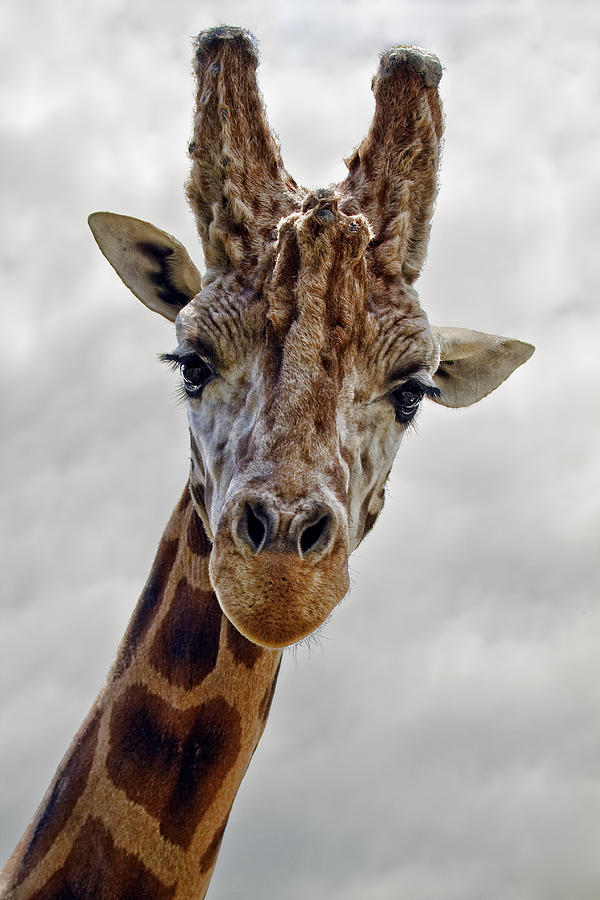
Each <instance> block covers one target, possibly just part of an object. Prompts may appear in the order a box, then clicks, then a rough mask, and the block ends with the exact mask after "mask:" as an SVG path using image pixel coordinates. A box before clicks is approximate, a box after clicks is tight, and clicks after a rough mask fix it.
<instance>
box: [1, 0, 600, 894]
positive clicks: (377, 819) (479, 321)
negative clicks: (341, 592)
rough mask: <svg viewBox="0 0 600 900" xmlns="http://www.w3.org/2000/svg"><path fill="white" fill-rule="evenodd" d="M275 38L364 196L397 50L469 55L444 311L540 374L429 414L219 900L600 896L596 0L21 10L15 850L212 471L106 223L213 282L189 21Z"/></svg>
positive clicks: (428, 289)
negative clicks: (375, 87) (198, 165)
mask: <svg viewBox="0 0 600 900" xmlns="http://www.w3.org/2000/svg"><path fill="white" fill-rule="evenodd" d="M220 21H229V22H232V23H239V24H244V25H247V26H248V27H250V28H252V29H253V30H254V31H255V33H256V34H257V36H258V37H259V39H260V41H261V50H262V64H261V68H260V72H259V75H260V80H261V87H262V90H263V92H264V95H265V99H266V102H267V106H268V110H269V115H270V119H271V122H272V125H273V128H274V130H275V131H276V132H277V133H278V135H279V138H280V140H281V144H282V149H283V154H284V158H285V160H286V163H287V165H288V167H289V168H290V170H291V171H292V172H293V173H294V175H295V176H296V177H297V178H298V179H299V180H301V181H303V182H304V183H308V184H311V185H319V184H327V183H328V182H330V181H332V180H335V179H338V178H340V177H342V176H343V172H344V168H343V163H342V158H343V157H344V156H345V155H347V154H348V153H349V151H350V150H351V149H352V148H353V146H355V145H356V144H357V143H358V142H359V141H360V139H361V138H362V136H363V134H364V133H365V131H366V129H367V127H368V124H369V120H370V116H371V114H372V99H371V95H370V91H369V81H370V76H371V74H372V73H373V71H374V70H375V67H376V62H377V53H378V52H379V51H380V50H381V49H382V48H383V47H385V46H388V45H390V44H392V43H395V42H407V43H408V42H413V43H418V44H421V45H424V46H428V47H430V48H432V49H433V50H435V51H436V52H437V53H438V54H439V56H440V58H441V59H442V61H443V63H444V65H445V73H444V78H443V80H442V95H443V98H444V104H445V110H446V116H447V128H446V142H445V150H444V159H443V166H442V171H441V176H440V181H441V192H440V197H439V201H438V206H437V210H436V216H435V222H434V228H433V234H432V241H431V245H430V254H429V260H428V263H427V266H426V269H425V272H424V274H423V276H422V278H421V279H420V281H419V283H418V287H419V291H420V294H421V297H422V299H423V304H424V306H425V307H426V309H427V310H428V312H429V314H430V318H431V319H432V321H435V322H436V323H440V324H445V323H448V324H458V325H464V326H467V327H473V328H478V329H480V330H487V331H490V332H495V333H499V334H506V333H508V334H510V335H512V336H515V337H521V338H523V339H525V340H530V341H532V342H533V343H535V344H536V345H537V352H536V354H535V356H534V357H533V358H532V360H531V361H530V362H529V363H528V364H527V365H526V366H525V367H524V368H523V369H522V370H519V371H518V372H517V373H516V374H515V375H514V376H513V378H512V379H511V380H510V381H509V382H507V384H506V385H504V386H503V387H502V388H501V389H500V390H499V391H498V392H497V393H496V394H494V395H493V397H491V398H489V399H486V400H485V401H483V402H482V403H481V404H478V405H477V406H476V407H474V408H472V409H467V410H463V411H460V412H454V411H451V410H445V409H441V408H433V406H432V407H431V408H428V409H426V410H425V411H424V414H423V415H422V418H421V423H420V427H419V431H420V434H416V435H412V436H411V437H410V439H409V440H407V442H406V445H405V446H404V447H403V448H402V449H401V452H400V454H399V458H398V463H397V465H396V467H395V470H394V473H393V476H392V479H391V481H390V484H389V491H388V499H387V503H386V509H385V512H384V515H383V517H382V520H381V521H380V522H379V524H378V526H377V527H376V528H375V531H374V533H373V535H372V536H370V537H369V538H368V540H367V541H366V542H365V544H364V545H363V546H362V547H361V548H359V550H358V551H357V553H356V554H355V556H354V557H353V560H352V571H353V588H352V591H351V594H350V596H349V598H347V599H346V600H345V601H344V603H343V604H342V605H341V606H340V608H339V609H338V610H337V611H336V613H335V615H334V616H333V618H332V620H331V622H330V624H329V625H328V626H327V628H326V630H325V633H324V637H323V638H322V642H321V647H320V648H317V649H313V650H312V651H311V652H310V653H308V652H307V651H306V650H305V649H302V648H301V649H299V650H298V651H297V654H296V656H295V657H294V656H293V655H292V654H291V653H290V654H288V657H287V659H286V661H285V665H284V670H283V674H282V678H281V681H280V685H279V688H278V692H277V696H276V699H275V703H274V706H273V712H272V715H271V720H270V724H269V726H268V728H267V732H266V734H265V737H264V739H263V742H262V744H261V747H260V748H259V751H258V752H257V754H256V757H255V759H254V761H253V763H252V766H251V769H250V771H249V773H248V776H247V778H246V780H245V782H244V784H243V786H242V789H241V791H240V795H239V797H238V800H237V801H236V805H235V807H234V813H233V815H232V819H231V823H230V825H229V828H228V831H227V836H226V839H225V843H224V846H223V850H222V852H221V858H220V862H219V864H218V867H217V872H216V875H215V878H214V882H213V885H212V887H211V892H210V897H211V898H212V900H225V898H227V900H230V898H232V897H238V896H239V897H241V896H243V897H277V898H280V900H288V898H289V900H297V898H298V897H321V896H327V897H329V898H330V900H338V898H339V900H342V898H343V900H364V898H365V897H368V898H369V900H397V898H398V897H411V898H413V900H479V898H480V897H482V896H485V897H486V898H487V900H523V898H527V900H536V898H537V900H564V898H565V897H567V896H569V897H576V898H577V900H596V897H597V894H598V885H599V884H600V863H599V861H598V860H599V857H598V852H597V847H598V838H599V824H598V823H599V822H600V779H599V775H600V773H599V772H598V762H597V760H598V748H599V746H600V726H599V725H598V722H597V719H598V717H597V716H596V715H594V713H595V711H596V710H597V709H598V702H599V700H600V697H599V693H600V690H599V685H600V664H599V663H598V658H599V654H598V652H597V647H598V644H599V640H600V614H599V611H598V596H599V594H600V591H599V578H598V565H597V552H598V535H599V533H600V529H599V526H600V509H599V506H600V503H599V499H598V498H599V497H600V484H599V480H600V479H599V474H598V472H599V470H598V464H597V460H598V458H599V455H600V446H599V445H600V428H599V422H598V416H597V414H595V404H594V400H593V398H594V397H595V395H596V394H597V393H598V388H599V386H600V385H599V381H600V376H599V371H598V365H597V357H598V354H597V348H596V345H597V334H598V325H599V322H598V319H599V317H600V313H599V308H598V304H597V303H596V302H595V297H596V295H597V292H598V274H597V262H596V260H597V246H598V238H599V234H598V228H599V226H598V223H599V222H600V216H599V215H598V196H599V194H598V186H597V174H596V171H597V160H598V158H599V157H600V146H599V144H600V127H599V122H598V114H597V110H598V108H600V104H599V103H598V99H599V98H598V91H599V87H598V85H599V84H600V77H599V76H600V72H599V71H598V69H599V67H600V57H599V56H598V53H597V46H598V37H599V35H600V11H599V9H598V8H597V7H596V6H595V5H593V4H591V3H586V2H579V3H577V4H572V3H568V2H566V0H553V2H551V3H548V2H547V3H545V4H544V5H543V6H542V5H541V4H539V3H537V2H533V0H532V2H525V0H524V2H518V3H517V2H508V0H504V2H502V3H499V2H498V3H497V2H478V3H474V2H473V3H471V2H458V0H456V2H455V0H452V2H442V0H430V2H426V3H423V2H420V3H417V2H416V0H414V2H406V3H403V4H398V3H392V2H384V0H375V2H372V3H368V4H367V3H366V0H354V2H349V0H333V2H331V3H328V4H323V3H316V2H312V0H308V2H303V3H302V4H300V3H297V2H287V3H279V4H275V3H268V2H266V0H265V2H250V3H246V2H245V3H242V2H233V0H221V2H219V3H216V2H209V3H205V4H203V6H202V9H201V10H199V9H198V6H197V4H193V3H191V2H189V0H173V2H172V3H170V4H169V5H168V9H167V7H165V6H164V4H163V5H161V4H158V3H156V2H151V0H148V2H141V0H140V2H133V3H130V4H128V5H127V6H126V7H124V6H123V5H122V4H121V3H120V2H117V0H103V2H102V3H99V2H92V3H88V4H85V5H82V4H77V3H75V2H73V0H62V2H60V3H53V4H44V3H41V2H39V0H32V2H30V3H28V4H17V3H16V2H9V3H7V4H5V5H4V6H3V7H2V11H1V13H0V26H1V27H0V34H2V53H0V75H1V77H0V129H1V137H2V140H1V144H0V172H1V173H2V179H3V185H2V197H3V202H2V206H1V208H0V223H1V227H2V232H3V242H2V247H1V248H0V278H1V279H2V296H3V298H4V303H3V304H2V307H1V309H0V329H1V334H2V355H1V357H0V368H1V372H2V385H3V390H2V396H1V397H0V402H1V411H2V422H3V435H4V441H3V449H2V477H3V487H2V495H3V500H4V503H3V517H2V520H1V521H0V534H1V538H2V540H1V544H0V546H1V550H0V552H1V554H2V572H3V579H2V594H3V596H2V606H1V607H0V701H1V702H0V772H1V773H2V775H1V780H2V789H1V799H2V803H1V809H0V840H1V846H2V852H0V856H7V855H8V854H9V853H10V852H11V850H12V848H13V846H14V844H15V843H16V840H17V839H18V837H19V836H20V834H21V833H22V830H23V828H24V827H25V824H26V822H27V821H28V819H29V818H30V816H31V814H32V812H33V810H34V808H35V806H36V805H37V803H38V802H39V800H40V798H41V796H42V794H43V792H44V791H45V789H46V787H47V784H48V782H49V780H50V778H51V776H52V774H53V772H54V769H55V766H56V764H57V762H58V760H59V758H60V756H61V755H62V753H63V751H64V749H65V747H66V746H67V744H68V742H69V740H70V738H71V736H72V734H73V733H74V731H75V730H76V728H77V727H78V725H79V723H80V721H81V719H82V718H83V715H84V714H85V712H86V711H87V708H88V707H89V704H90V703H91V701H92V699H93V697H94V695H95V693H96V691H97V689H98V686H99V685H100V683H101V681H102V679H103V677H104V674H105V672H106V670H107V668H108V665H109V663H110V660H111V657H112V654H113V652H114V649H115V647H116V645H117V643H118V640H119V638H120V636H121V634H122V632H123V630H124V628H125V624H126V621H127V619H128V617H129V615H130V612H131V610H132V608H133V604H134V602H135V599H136V597H137V595H138V593H139V590H140V588H141V586H142V584H143V582H144V580H145V577H146V574H147V571H148V569H149V566H150V563H151V559H152V555H153V551H154V548H155V546H156V544H157V541H158V538H159V536H160V533H161V530H162V527H163V526H164V524H165V522H166V520H167V517H168V514H169V512H170V509H171V507H172V506H173V505H174V503H175V501H176V499H177V497H178V496H179V492H180V490H181V487H182V485H183V483H184V481H185V477H186V469H187V453H188V451H187V440H186V437H187V435H186V425H185V416H184V413H183V411H182V410H181V409H178V408H177V407H176V405H175V403H174V401H173V388H174V383H173V380H172V378H171V377H170V376H169V374H168V373H167V372H165V371H163V370H162V368H161V367H160V366H159V365H158V363H157V362H156V360H155V357H156V354H158V353H159V352H161V351H163V350H165V349H169V348H170V347H171V344H172V340H173V336H172V331H171V330H170V328H169V326H168V325H166V324H165V323H164V322H163V321H162V320H159V319H158V317H153V316H150V315H148V314H147V313H146V311H145V310H143V309H142V307H141V306H140V305H139V304H138V303H137V302H136V301H135V299H133V298H131V296H129V295H128V294H127V292H126V291H125V290H124V289H123V287H122V285H121V284H120V283H119V282H118V280H117V279H116V278H115V276H114V273H112V271H110V270H109V268H108V267H107V266H106V263H105V261H104V260H103V259H102V258H101V257H100V255H99V254H98V253H97V249H96V248H95V246H94V245H93V241H92V240H91V238H90V236H89V234H88V233H87V228H86V225H85V218H86V216H87V214H88V213H89V212H90V211H92V210H94V209H114V210H115V211H117V212H124V213H130V214H132V215H137V216H139V217H141V218H144V219H148V220H150V221H154V222H156V224H157V225H159V226H161V227H163V228H165V229H166V230H167V231H170V232H172V233H174V234H177V235H178V236H179V237H180V238H181V239H182V240H184V242H185V243H186V244H187V246H188V247H189V248H190V251H191V253H192V256H193V257H194V258H195V259H196V260H197V261H198V262H199V263H200V262H201V252H200V249H199V246H198V243H197V240H196V238H195V234H194V226H193V223H192V221H191V216H190V215H189V213H188V211H187V210H186V206H185V201H184V198H183V191H182V183H183V180H184V178H185V176H186V173H187V161H186V157H185V148H186V143H187V137H188V131H189V123H190V120H191V105H192V79H191V65H190V55H191V43H190V40H191V36H192V35H193V34H194V33H195V32H197V31H198V30H200V29H201V28H205V27H208V26H209V25H211V24H215V23H217V22H220Z"/></svg>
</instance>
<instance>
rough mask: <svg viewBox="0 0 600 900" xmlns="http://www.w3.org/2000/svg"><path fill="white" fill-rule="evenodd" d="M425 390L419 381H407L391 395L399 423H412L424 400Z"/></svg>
mask: <svg viewBox="0 0 600 900" xmlns="http://www.w3.org/2000/svg"><path fill="white" fill-rule="evenodd" d="M424 393H425V388H424V387H423V386H422V385H420V384H419V383H418V382H417V381H407V382H405V384H402V385H400V387H397V388H396V390H395V391H392V393H391V394H390V400H391V401H392V405H393V407H394V410H395V412H396V421H397V422H410V420H411V419H413V418H414V416H415V414H416V412H417V410H418V408H419V404H420V403H421V400H422V399H423V394H424Z"/></svg>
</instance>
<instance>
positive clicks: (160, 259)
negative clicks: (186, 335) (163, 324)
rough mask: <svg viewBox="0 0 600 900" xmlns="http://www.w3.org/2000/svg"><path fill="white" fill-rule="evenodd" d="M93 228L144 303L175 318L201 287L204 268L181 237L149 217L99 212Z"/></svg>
mask: <svg viewBox="0 0 600 900" xmlns="http://www.w3.org/2000/svg"><path fill="white" fill-rule="evenodd" d="M88 224H89V226H90V228H91V229H92V234H93V235H94V238H95V239H96V243H97V244H98V246H99V247H100V249H101V251H102V253H103V254H104V256H105V257H106V258H107V260H108V261H109V263H110V264H111V266H112V267H113V269H114V270H115V272H116V273H117V275H118V276H119V278H121V280H122V281H124V282H125V284H126V285H127V287H128V288H129V290H130V291H132V292H133V293H134V294H135V296H136V297H137V298H138V299H139V300H141V301H142V303H143V304H144V305H145V306H147V307H148V308H149V309H151V310H153V311H154V312H157V313H160V315H161V316H164V317H165V319H169V320H170V321H171V322H174V321H175V318H176V316H177V313H178V312H179V310H180V309H182V308H183V307H184V306H187V304H188V303H189V302H190V300H191V299H192V298H193V297H195V296H196V294H197V293H198V292H199V291H200V290H201V288H202V277H201V275H200V272H199V271H198V269H197V268H196V266H195V265H194V263H193V262H192V260H191V259H190V257H189V255H188V252H187V250H186V249H185V247H184V246H183V244H181V243H180V242H179V241H178V240H177V238H174V237H173V236H172V235H170V234H167V232H166V231H161V229H160V228H156V226H155V225H151V224H150V223H149V222H142V220H141V219H133V218H132V217H131V216H120V215H117V213H109V212H96V213H92V215H91V216H90V217H89V218H88Z"/></svg>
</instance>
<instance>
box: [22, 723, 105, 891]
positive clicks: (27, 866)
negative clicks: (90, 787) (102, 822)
mask: <svg viewBox="0 0 600 900" xmlns="http://www.w3.org/2000/svg"><path fill="white" fill-rule="evenodd" d="M99 726H100V712H99V711H96V712H95V713H94V714H93V715H92V717H91V719H90V720H89V721H88V723H87V725H85V726H84V728H83V729H82V731H81V732H80V734H79V735H78V736H77V737H76V738H75V740H74V742H73V746H72V748H71V749H70V750H69V751H68V753H67V755H66V756H65V759H64V760H63V762H62V764H61V765H60V767H59V769H58V771H57V773H56V776H55V778H54V782H53V784H52V786H51V788H50V791H49V795H47V797H48V798H47V799H45V800H44V801H43V803H42V806H41V807H40V813H39V814H38V815H39V817H38V818H37V820H35V819H34V821H33V823H32V826H31V839H30V840H29V844H28V846H27V849H26V851H25V853H24V855H23V859H22V863H21V866H20V871H21V872H22V873H23V876H21V874H20V873H19V874H18V876H17V879H16V880H17V882H19V881H20V880H21V877H24V875H25V874H26V873H27V871H31V869H32V868H33V867H34V866H36V865H37V864H38V863H39V862H40V860H41V859H42V858H43V857H44V856H45V855H46V853H47V852H48V850H49V849H50V847H51V846H52V844H53V843H54V841H55V840H56V838H57V837H58V835H59V834H60V832H61V831H62V829H63V828H64V826H65V825H66V823H67V821H68V819H69V817H70V815H71V813H72V812H73V810H74V809H75V804H76V803H77V801H78V800H79V798H80V797H81V795H82V794H83V792H84V790H85V787H86V784H87V780H88V777H89V774H90V771H91V768H92V763H93V761H94V753H95V751H96V745H97V743H98V728H99Z"/></svg>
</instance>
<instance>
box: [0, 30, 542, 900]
mask: <svg viewBox="0 0 600 900" xmlns="http://www.w3.org/2000/svg"><path fill="white" fill-rule="evenodd" d="M194 58H195V73H196V77H197V98H196V111H195V116H194V122H193V136H192V141H191V143H190V145H189V155H190V158H191V174H190V178H189V181H188V183H187V188H186V189H187V196H188V199H189V202H190V205H191V208H192V211H193V213H194V215H195V218H196V222H197V228H198V232H199V236H200V239H201V242H202V246H203V250H204V257H205V265H206V269H205V272H204V275H201V274H200V273H199V271H198V270H197V268H196V267H195V266H194V264H193V263H192V261H191V259H190V257H189V256H188V254H187V251H186V250H185V248H184V247H183V246H182V245H181V244H180V243H179V241H177V240H176V239H175V238H173V237H172V236H171V235H168V234H167V233H166V232H164V231H161V230H160V229H158V228H156V227H155V226H153V225H150V224H149V223H146V222H142V221H140V220H138V219H133V218H131V217H129V216H121V215H116V214H113V213H95V214H93V215H92V216H91V217H90V227H91V229H92V232H93V235H94V237H95V239H96V241H97V243H98V245H99V247H100V249H101V251H102V253H103V254H104V255H105V256H106V257H107V259H108V260H109V262H110V263H111V264H112V266H113V267H114V268H115V270H116V271H117V273H118V274H119V276H120V277H121V279H122V280H123V281H124V283H125V284H126V285H127V286H128V287H129V288H130V289H131V291H132V292H133V293H134V294H135V295H136V296H137V297H138V298H139V299H140V300H141V301H142V302H143V303H144V304H145V305H146V306H147V307H149V308H150V309H151V310H153V311H155V312H157V313H159V314H160V315H162V316H163V317H164V318H166V319H167V320H169V321H171V322H175V328H176V335H177V341H178V344H177V347H176V349H175V350H173V351H171V352H169V353H166V354H165V355H164V359H165V361H166V362H167V363H169V364H170V365H172V366H174V367H175V368H176V369H177V370H178V371H179V372H180V374H181V382H182V391H183V393H184V396H185V398H186V402H187V411H188V420H189V427H190V444H191V464H190V474H189V481H188V483H187V485H186V486H185V489H184V491H183V494H182V497H181V499H180V500H179V503H178V504H177V506H176V507H175V510H174V512H173V514H172V516H171V518H170V520H169V522H168V524H167V527H166V529H165V532H164V534H163V537H162V539H161V541H160V544H159V548H158V551H157V555H156V558H155V561H154V564H153V567H152V570H151V572H150V575H149V577H148V581H147V582H146V585H145V587H144V589H143V591H142V594H141V596H140V599H139V601H138V604H137V606H136V608H135V610H134V613H133V616H132V619H131V621H130V623H129V626H128V628H127V630H126V633H125V636H124V638H123V641H122V643H121V645H120V648H119V650H118V652H117V655H116V658H115V661H114V663H113V666H112V668H111V670H110V672H109V674H108V676H107V679H106V682H105V684H104V686H103V687H102V689H101V691H100V693H99V695H98V697H97V699H96V701H95V703H94V705H93V706H92V709H91V710H90V713H89V714H88V717H87V718H86V720H85V721H84V723H83V725H82V726H81V728H80V730H79V731H78V733H77V734H76V736H75V738H74V739H73V742H72V744H71V746H70V748H69V749H68V751H67V753H66V755H65V757H64V759H63V761H62V763H61V764H60V766H59V769H58V772H57V774H56V776H55V779H54V781H53V783H52V784H51V786H50V788H49V790H48V792H47V794H46V796H45V798H44V799H43V801H42V804H41V805H40V807H39V809H38V811H37V813H36V815H35V817H34V819H33V821H32V823H31V824H30V826H29V828H28V829H27V831H26V833H25V835H24V837H23V838H22V840H21V842H20V843H19V845H18V846H17V848H16V850H15V852H14V853H13V855H12V856H11V858H10V860H9V861H8V863H7V866H6V868H5V870H4V874H3V877H2V882H1V887H0V896H1V897H2V898H13V900H25V898H27V900H29V898H35V900H50V898H59V897H71V898H101V900H114V898H141V897H144V898H156V900H163V898H165V900H166V898H176V900H191V898H200V897H204V896H205V894H206V891H207V889H208V886H209V882H210V878H211V875H212V872H213V869H214V866H215V863H216V860H217V855H218V851H219V847H220V843H221V840H222V838H223V834H224V831H225V827H226V825H227V820H228V816H229V813H230V810H231V807H232V804H233V801H234V799H235V795H236V792H237V790H238V787H239V785H240V783H241V780H242V778H243V776H244V774H245V772H246V769H247V767H248V764H249V762H250V759H251V757H252V755H253V753H254V751H255V749H256V747H257V745H258V742H259V740H260V737H261V735H262V732H263V729H264V726H265V722H266V719H267V716H268V713H269V708H270V705H271V701H272V698H273V694H274V690H275V685H276V681H277V675H278V671H279V667H280V663H281V658H282V652H283V649H284V648H285V647H287V646H289V645H291V644H294V643H296V642H298V641H300V640H302V639H303V638H305V637H306V636H308V635H310V634H311V633H312V632H314V631H315V629H318V628H319V627H320V626H321V625H322V623H323V622H324V621H325V620H326V619H327V618H328V616H329V615H330V614H331V612H332V610H333V609H334V607H335V606H336V605H337V603H338V602H339V601H340V600H341V599H342V598H343V596H344V595H345V594H346V592H347V589H348V558H349V555H350V553H351V552H352V551H353V550H354V549H355V548H356V547H357V546H358V544H359V543H360V542H361V541H362V539H363V538H364V537H365V535H366V534H367V533H368V532H369V531H370V529H371V528H372V527H373V525H374V523H375V520H376V519H377V516H378V515H379V513H380V511H381V507H382V504H383V497H384V488H385V483H386V480H387V477H388V474H389V471H390V468H391V465H392V462H393V460H394V457H395V455H396V452H397V450H398V447H399V445H400V442H401V439H402V437H403V435H404V433H405V432H406V430H407V429H408V428H409V427H410V424H411V422H412V421H413V420H414V418H415V416H416V414H417V412H418V409H419V406H420V405H421V403H422V401H423V400H424V399H425V398H429V399H430V400H432V401H434V402H435V403H438V404H443V405H446V406H450V407H461V406H467V405H469V404H471V403H474V402H476V401H478V400H480V399H481V398H482V397H484V396H486V395H487V394H489V393H490V392H491V391H492V390H494V389H495V388H496V387H498V386H499V385H500V384H501V383H502V382H503V381H504V380H505V379H506V378H507V377H508V376H509V375H510V374H511V373H512V372H513V371H514V369H516V368H517V367H518V366H520V365H521V364H522V363H524V362H525V361H526V360H527V359H528V358H529V356H530V355H531V353H532V352H533V347H531V345H529V344H526V343H523V342H521V341H516V340H511V339H508V338H503V337H498V336H494V335H487V334H483V333H481V332H476V331H470V330H466V329H459V328H434V327H432V326H430V325H429V323H428V320H427V317H426V315H425V313H424V312H423V310H422V308H421V306H420V303H419V300H418V296H417V293H416V291H415V289H414V287H413V284H414V282H415V280H416V278H417V276H418V275H419V273H420V271H421V268H422V265H423V261H424V258H425V252H426V247H427V242H428V237H429V229H430V222H431V216H432V212H433V205H434V201H435V196H436V191H437V172H438V163H439V152H440V141H441V137H442V124H443V123H442V110H441V104H440V99H439V95H438V83H439V81H440V77H441V71H442V70H441V66H440V63H439V61H438V59H437V57H435V56H434V55H433V54H431V53H428V52H426V51H422V50H419V49H417V48H413V47H404V46H399V47H394V48H392V49H390V50H387V51H385V52H384V53H383V54H382V55H381V58H380V64H379V69H378V72H377V74H376V75H375V77H374V79H373V85H372V86H373V92H374V94H375V113H374V117H373V121H372V124H371V127H370V130H369V132H368V134H367V137H366V138H365V139H364V140H363V142H362V143H361V144H360V146H359V147H358V149H357V150H355V152H354V153H353V154H352V155H351V156H350V157H349V159H348V160H347V161H346V162H347V167H348V175H347V177H346V178H345V180H344V181H342V182H341V183H340V184H337V185H335V186H332V187H329V188H327V189H321V190H307V189H305V188H302V187H299V186H298V185H297V184H296V182H295V181H294V180H293V178H292V177H291V176H290V175H289V174H288V172H287V171H286V170H285V168H284V166H283V162H282V159H281V155H280V151H279V147H278V144H277V142H276V140H275V138H274V137H273V135H272V133H271V131H270V129H269V126H268V124H267V120H266V115H265V110H264V107H263V102H262V99H261V96H260V93H259V90H258V86H257V81H256V68H257V64H258V55H257V46H256V41H255V39H254V38H253V36H252V35H251V34H250V33H249V32H247V31H245V30H244V29H241V28H237V27H230V26H218V27H216V28H212V29H210V30H208V31H204V32H202V33H201V34H200V35H199V37H198V39H197V42H196V47H195V57H194Z"/></svg>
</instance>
